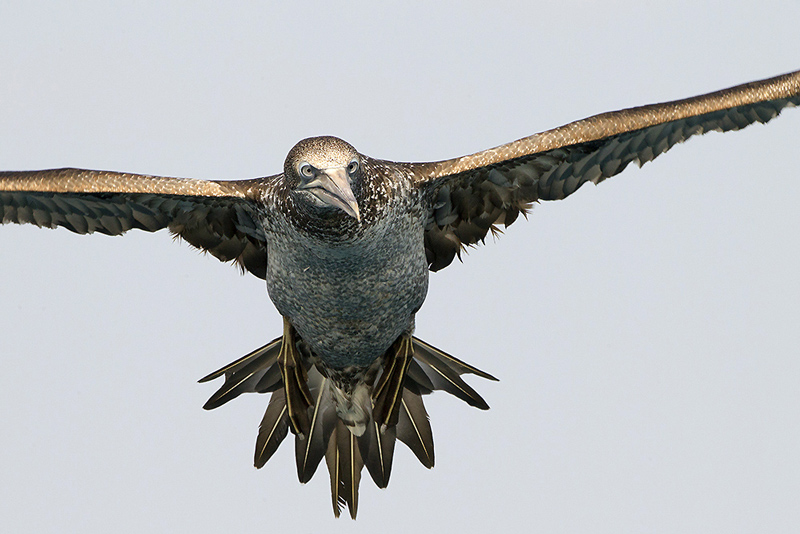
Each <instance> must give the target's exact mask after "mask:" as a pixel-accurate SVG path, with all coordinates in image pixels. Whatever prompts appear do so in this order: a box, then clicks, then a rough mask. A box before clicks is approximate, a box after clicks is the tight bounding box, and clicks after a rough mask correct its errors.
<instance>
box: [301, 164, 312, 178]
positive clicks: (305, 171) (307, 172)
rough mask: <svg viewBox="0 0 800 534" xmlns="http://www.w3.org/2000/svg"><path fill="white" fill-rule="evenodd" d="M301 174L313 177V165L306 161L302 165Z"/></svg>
mask: <svg viewBox="0 0 800 534" xmlns="http://www.w3.org/2000/svg"><path fill="white" fill-rule="evenodd" d="M300 174H302V175H303V176H305V177H306V178H311V177H312V176H314V169H312V168H311V165H309V164H308V163H304V164H303V165H301V166H300Z"/></svg>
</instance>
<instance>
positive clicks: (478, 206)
mask: <svg viewBox="0 0 800 534" xmlns="http://www.w3.org/2000/svg"><path fill="white" fill-rule="evenodd" d="M798 104H800V71H797V72H793V73H789V74H785V75H783V76H777V77H774V78H770V79H766V80H762V81H758V82H752V83H748V84H744V85H739V86H736V87H732V88H730V89H725V90H722V91H717V92H714V93H710V94H707V95H702V96H697V97H693V98H688V99H684V100H677V101H674V102H667V103H663V104H654V105H650V106H642V107H637V108H631V109H626V110H621V111H614V112H610V113H603V114H601V115H595V116H593V117H589V118H588V119H583V120H579V121H576V122H572V123H570V124H567V125H565V126H561V127H559V128H555V129H553V130H549V131H546V132H542V133H538V134H535V135H532V136H530V137H525V138H523V139H519V140H517V141H513V142H511V143H508V144H505V145H501V146H499V147H496V148H492V149H489V150H484V151H482V152H478V153H475V154H472V155H469V156H463V157H460V158H455V159H450V160H446V161H440V162H434V163H419V164H416V165H417V170H418V172H417V173H416V174H417V175H418V176H420V177H421V178H420V179H419V180H418V182H417V185H418V187H420V188H423V189H428V190H429V191H430V193H431V196H432V198H434V199H435V200H434V203H433V206H432V209H431V212H430V218H429V221H428V224H427V226H426V229H425V252H426V254H427V258H428V263H429V266H430V269H431V270H433V271H437V270H439V269H442V268H444V267H446V266H447V265H449V264H450V263H451V262H452V261H453V259H454V258H455V257H456V256H459V257H460V253H461V251H462V250H463V248H464V247H465V246H468V245H473V244H476V243H478V242H480V241H483V240H484V239H485V237H486V235H487V233H489V232H490V231H491V232H494V231H497V230H499V226H500V225H503V226H508V225H510V224H511V223H513V222H514V221H515V220H516V219H517V217H518V216H519V214H520V213H522V214H525V213H527V211H528V210H529V209H530V208H531V206H532V204H533V203H534V202H538V201H540V200H559V199H563V198H566V197H567V196H569V195H571V194H572V193H574V192H575V191H576V190H577V189H578V188H579V187H581V186H582V185H583V184H585V183H586V182H592V183H594V184H598V183H600V182H602V181H603V180H605V179H606V178H609V177H611V176H614V175H615V174H618V173H620V172H622V171H623V170H624V169H625V167H627V166H628V164H630V163H631V162H634V163H636V164H638V165H639V166H641V165H643V164H644V163H646V162H648V161H651V160H652V159H654V158H656V157H657V156H659V155H660V154H663V153H664V152H666V151H667V150H669V149H670V148H671V147H672V146H674V145H675V144H677V143H682V142H683V141H685V140H687V139H689V138H690V137H692V136H693V135H699V134H703V133H706V132H710V131H720V132H727V131H731V130H739V129H741V128H744V127H746V126H748V125H750V124H753V123H756V122H760V123H765V122H768V121H770V120H772V119H773V118H775V117H777V116H778V114H779V113H780V112H781V111H782V110H783V109H784V108H786V107H791V106H796V105H798Z"/></svg>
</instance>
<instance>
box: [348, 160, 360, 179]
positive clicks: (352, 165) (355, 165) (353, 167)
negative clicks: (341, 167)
mask: <svg viewBox="0 0 800 534" xmlns="http://www.w3.org/2000/svg"><path fill="white" fill-rule="evenodd" d="M357 170H358V161H356V160H353V161H351V162H350V164H349V165H348V166H347V174H350V175H353V174H355V173H356V171H357Z"/></svg>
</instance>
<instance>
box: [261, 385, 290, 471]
mask: <svg viewBox="0 0 800 534" xmlns="http://www.w3.org/2000/svg"><path fill="white" fill-rule="evenodd" d="M288 432H289V414H288V413H287V411H286V396H285V395H284V392H283V389H279V390H278V391H276V392H274V393H273V394H272V396H271V397H270V399H269V404H268V405H267V411H266V412H265V413H264V418H263V419H262V420H261V425H259V427H258V437H257V438H256V454H255V459H254V463H255V466H256V468H258V469H261V468H262V467H264V464H266V463H267V460H269V459H270V458H271V457H272V455H273V454H275V451H276V450H278V446H279V445H280V444H281V442H282V441H283V439H284V438H285V437H286V434H288Z"/></svg>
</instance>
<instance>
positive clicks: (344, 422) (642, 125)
mask: <svg viewBox="0 0 800 534" xmlns="http://www.w3.org/2000/svg"><path fill="white" fill-rule="evenodd" d="M798 104H800V71H797V72H793V73H789V74H785V75H782V76H777V77H774V78H770V79H766V80H762V81H758V82H753V83H748V84H744V85H739V86H736V87H732V88H730V89H725V90H722V91H718V92H715V93H710V94H707V95H703V96H698V97H693V98H688V99H684V100H678V101H674V102H667V103H662V104H655V105H649V106H643V107H637V108H631V109H626V110H622V111H615V112H610V113H603V114H600V115H595V116H593V117H589V118H587V119H583V120H580V121H576V122H572V123H570V124H567V125H565V126H561V127H559V128H555V129H552V130H548V131H545V132H542V133H538V134H534V135H532V136H529V137H525V138H523V139H519V140H517V141H513V142H511V143H507V144H505V145H501V146H498V147H495V148H492V149H489V150H484V151H482V152H478V153H475V154H471V155H468V156H463V157H459V158H453V159H448V160H443V161H436V162H425V163H398V162H393V161H386V160H379V159H374V158H371V157H368V156H366V155H364V154H361V153H359V152H358V151H357V150H356V149H355V148H354V147H353V146H351V145H350V144H349V143H347V142H345V141H343V140H341V139H338V138H335V137H313V138H309V139H304V140H302V141H300V142H299V143H297V145H295V146H294V148H292V149H291V151H290V152H289V154H288V155H287V157H286V160H285V162H284V167H283V172H281V173H279V174H275V175H272V176H267V177H263V178H255V179H248V180H234V181H202V180H191V179H182V178H167V177H158V176H144V175H137V174H129V173H120V172H109V171H93V170H83V169H73V168H64V169H53V170H42V171H21V172H2V173H0V207H2V221H3V223H19V224H23V223H30V224H35V225H37V226H40V227H46V228H56V227H59V226H60V227H64V228H67V229H68V230H71V231H73V232H76V233H80V234H90V233H94V232H100V233H103V234H108V235H121V234H123V233H125V232H127V231H128V230H131V229H140V230H145V231H148V232H155V231H157V230H161V229H164V228H166V229H168V230H169V232H170V233H172V234H173V235H175V236H178V237H180V238H182V239H184V240H185V241H187V242H188V243H190V244H191V245H193V246H195V247H197V248H199V249H202V250H204V251H207V252H209V253H210V254H212V255H213V256H215V257H217V258H219V259H220V260H222V261H226V262H227V261H232V262H234V263H235V264H236V265H238V266H239V267H240V268H241V270H242V271H243V272H249V273H251V274H253V275H255V276H257V277H259V278H261V279H263V280H265V281H266V284H267V289H268V292H269V296H270V298H271V299H272V301H273V303H274V304H275V306H276V308H277V309H278V311H279V312H280V313H281V315H282V316H283V332H282V335H281V336H280V337H278V338H276V339H274V340H272V341H270V342H269V343H267V344H266V345H264V346H263V347H260V348H258V349H256V350H254V351H253V352H251V353H249V354H247V355H245V356H243V357H242V358H240V359H238V360H236V361H235V362H233V363H231V364H229V365H226V366H224V367H222V368H221V369H219V370H217V371H215V372H213V373H211V374H209V375H208V376H206V377H204V378H202V379H201V380H200V381H201V382H206V381H210V380H214V379H216V378H224V383H223V384H222V386H221V387H220V389H219V390H218V391H217V392H216V393H214V394H213V395H212V396H211V398H210V399H209V400H208V402H207V403H206V404H205V406H204V408H206V409H213V408H216V407H218V406H221V405H222V404H225V403H226V402H228V401H230V400H231V399H233V398H235V397H237V396H239V395H241V394H242V393H247V392H257V393H271V397H270V400H269V404H268V406H267V409H266V413H265V414H264V418H263V420H262V421H261V425H260V427H259V432H258V437H257V440H256V451H255V465H256V467H261V466H263V465H264V464H265V463H266V462H267V460H269V458H270V457H271V456H272V454H273V453H274V452H275V451H276V450H277V448H278V446H279V445H280V444H281V442H282V441H283V440H284V438H285V437H286V436H287V435H288V433H289V432H290V431H291V432H292V433H293V434H294V442H295V457H296V462H297V473H298V477H299V479H300V481H301V482H306V481H308V480H310V479H311V477H312V476H313V475H314V473H315V471H316V469H317V467H318V466H319V464H320V463H321V461H322V459H323V458H325V461H326V464H327V467H328V471H329V474H330V480H331V495H332V502H333V510H334V513H335V514H336V516H337V517H338V516H339V514H340V512H341V510H342V507H343V506H346V507H347V508H348V509H349V512H350V515H351V517H352V518H355V517H356V512H357V509H358V488H359V484H360V479H361V472H362V470H363V468H364V467H366V468H367V471H368V473H369V474H370V476H371V477H372V479H373V481H374V482H375V483H376V484H377V485H378V486H379V487H386V485H387V484H388V483H389V476H390V473H391V467H392V456H393V452H394V446H395V442H396V440H397V439H399V440H400V441H402V442H403V443H405V444H406V445H407V446H408V447H409V448H410V449H411V450H412V451H413V453H414V454H415V455H416V456H417V458H418V459H419V460H420V462H421V463H422V464H423V465H425V466H426V467H428V468H430V467H432V466H433V464H434V451H433V434H432V432H431V427H430V423H429V420H428V415H427V413H426V411H425V408H424V405H423V402H422V396H423V395H426V394H429V393H431V392H432V391H434V390H443V391H446V392H448V393H451V394H453V395H455V396H457V397H458V398H460V399H462V400H464V401H466V402H467V403H469V404H470V405H472V406H475V407H477V408H480V409H488V405H487V404H486V402H485V401H484V400H483V398H481V396H480V395H479V394H478V393H477V392H476V391H475V390H474V389H472V387H470V386H469V385H468V384H467V383H466V382H465V381H464V380H463V379H462V378H461V376H462V375H464V374H474V375H477V376H480V377H483V378H487V379H490V380H494V377H492V376H491V375H490V374H488V373H485V372H483V371H481V370H479V369H477V368H475V367H473V366H471V365H469V364H467V363H465V362H463V361H461V360H459V359H457V358H455V357H453V356H451V355H449V354H447V353H446V352H444V351H442V350H440V349H437V348H435V347H433V346H432V345H430V344H428V343H426V342H424V341H422V340H420V339H418V338H416V337H414V336H413V332H414V317H415V313H416V312H417V310H419V309H420V307H421V306H422V303H423V302H424V300H425V295H426V293H427V289H428V276H429V272H430V271H438V270H440V269H443V268H444V267H447V266H448V265H449V264H450V263H452V262H453V260H454V259H455V258H456V257H459V258H460V255H461V252H462V251H463V250H464V249H465V248H466V247H469V246H472V245H475V244H477V243H479V242H483V241H484V239H485V238H486V236H487V235H488V234H489V233H490V232H491V233H496V232H499V231H500V228H501V227H507V226H509V225H510V224H511V223H513V222H514V221H515V220H517V219H518V217H519V215H520V214H522V215H526V214H527V213H528V211H529V210H530V209H531V207H532V206H533V204H534V203H537V202H539V201H543V200H560V199H563V198H566V197H567V196H569V195H571V194H572V193H574V192H575V191H576V190H577V189H578V188H580V187H581V186H582V185H583V184H584V183H586V182H592V183H594V184H597V183H599V182H601V181H603V180H605V179H606V178H609V177H611V176H614V175H616V174H618V173H620V172H622V170H624V169H625V168H626V167H627V166H628V164H630V163H631V162H635V163H637V164H638V165H640V166H641V165H642V164H644V163H646V162H648V161H650V160H652V159H654V158H655V157H656V156H658V155H660V154H662V153H664V152H666V151H667V150H669V149H670V148H671V147H672V146H674V145H675V144H677V143H680V142H683V141H685V140H686V139H688V138H689V137H691V136H693V135H698V134H703V133H705V132H708V131H712V130H717V131H722V132H725V131H729V130H738V129H741V128H744V127H746V126H748V125H750V124H752V123H755V122H761V123H766V122H768V121H770V120H771V119H773V118H775V117H776V116H777V115H778V114H779V113H780V112H781V110H782V109H783V108H785V107H789V106H796V105H798Z"/></svg>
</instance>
